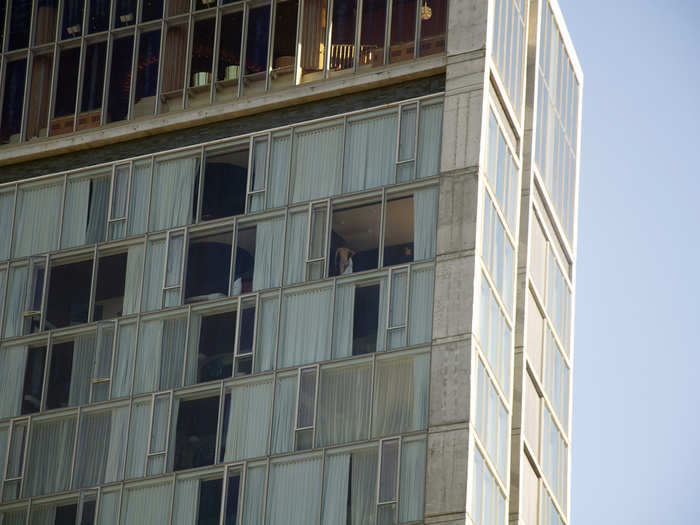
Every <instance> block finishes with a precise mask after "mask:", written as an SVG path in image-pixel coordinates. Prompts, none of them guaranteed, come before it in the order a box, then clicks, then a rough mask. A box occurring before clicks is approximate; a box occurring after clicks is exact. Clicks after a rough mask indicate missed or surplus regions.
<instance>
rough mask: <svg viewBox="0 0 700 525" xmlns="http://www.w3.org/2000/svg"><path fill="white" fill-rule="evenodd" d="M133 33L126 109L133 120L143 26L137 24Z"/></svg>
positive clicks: (128, 116) (127, 116) (127, 117)
mask: <svg viewBox="0 0 700 525" xmlns="http://www.w3.org/2000/svg"><path fill="white" fill-rule="evenodd" d="M139 3H140V0H139ZM136 15H137V16H138V11H137V13H136ZM132 34H133V35H134V36H133V44H132V47H131V79H130V82H129V107H128V108H127V111H126V119H125V120H131V119H132V118H134V98H135V97H136V75H137V73H138V61H139V53H140V47H141V28H140V27H138V26H137V27H136V29H134V32H133V33H132Z"/></svg>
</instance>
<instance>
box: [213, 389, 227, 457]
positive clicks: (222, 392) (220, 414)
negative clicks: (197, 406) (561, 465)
mask: <svg viewBox="0 0 700 525" xmlns="http://www.w3.org/2000/svg"><path fill="white" fill-rule="evenodd" d="M225 401H226V389H225V388H224V381H223V380H221V381H219V407H218V410H217V415H216V439H215V440H214V464H215V465H216V464H217V463H221V434H222V432H223V426H224V405H225ZM224 470H225V469H224Z"/></svg>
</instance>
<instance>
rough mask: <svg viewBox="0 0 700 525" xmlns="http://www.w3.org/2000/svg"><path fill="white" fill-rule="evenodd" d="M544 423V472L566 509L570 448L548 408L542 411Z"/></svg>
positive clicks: (560, 502)
mask: <svg viewBox="0 0 700 525" xmlns="http://www.w3.org/2000/svg"><path fill="white" fill-rule="evenodd" d="M542 423H543V425H542V470H543V472H544V476H545V478H547V481H548V482H549V486H550V487H551V488H552V492H553V493H554V495H555V497H556V498H557V500H558V502H559V504H560V505H561V507H562V508H563V509H566V508H567V505H568V504H567V500H566V496H567V491H566V484H567V470H568V447H567V445H566V442H565V441H564V438H563V437H562V435H561V432H560V431H559V428H558V427H557V425H556V423H555V422H554V418H553V417H552V415H551V414H550V413H549V410H548V409H547V408H546V407H545V408H544V409H543V410H542Z"/></svg>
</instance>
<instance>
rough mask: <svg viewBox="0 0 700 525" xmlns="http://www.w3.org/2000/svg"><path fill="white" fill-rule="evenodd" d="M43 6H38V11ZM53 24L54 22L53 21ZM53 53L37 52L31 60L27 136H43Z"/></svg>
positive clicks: (29, 137)
mask: <svg viewBox="0 0 700 525" xmlns="http://www.w3.org/2000/svg"><path fill="white" fill-rule="evenodd" d="M42 9H43V6H40V7H39V11H41V10H42ZM54 24H55V22H54ZM52 68H53V54H52V53H43V54H37V55H35V56H34V59H33V60H32V72H31V73H32V79H31V82H32V83H31V88H30V92H29V109H28V115H27V138H28V139H31V138H34V137H45V136H46V133H47V128H46V126H47V122H48V120H49V102H50V101H51V73H52Z"/></svg>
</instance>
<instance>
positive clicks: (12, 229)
mask: <svg viewBox="0 0 700 525" xmlns="http://www.w3.org/2000/svg"><path fill="white" fill-rule="evenodd" d="M0 73H1V71H0ZM0 79H2V77H0ZM0 91H2V90H0ZM0 104H2V94H1V93H0ZM0 107H2V106H0ZM0 118H2V117H1V116H0ZM13 186H14V195H13V197H12V224H10V242H9V243H8V246H7V249H8V254H7V255H8V258H11V257H12V255H13V253H12V249H13V247H14V246H13V242H12V241H13V238H14V236H15V223H16V222H17V221H16V216H17V200H18V196H19V187H18V184H17V183H16V182H15V183H14V184H13ZM58 225H59V228H60V227H61V221H59V223H58ZM60 236H61V235H60V231H59V238H60ZM7 271H8V276H9V271H10V266H9V265H8V266H7ZM5 288H7V286H5ZM3 304H4V303H3ZM3 314H4V312H3ZM0 328H1V327H0ZM0 333H2V332H0ZM1 497H2V494H0V498H1Z"/></svg>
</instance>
